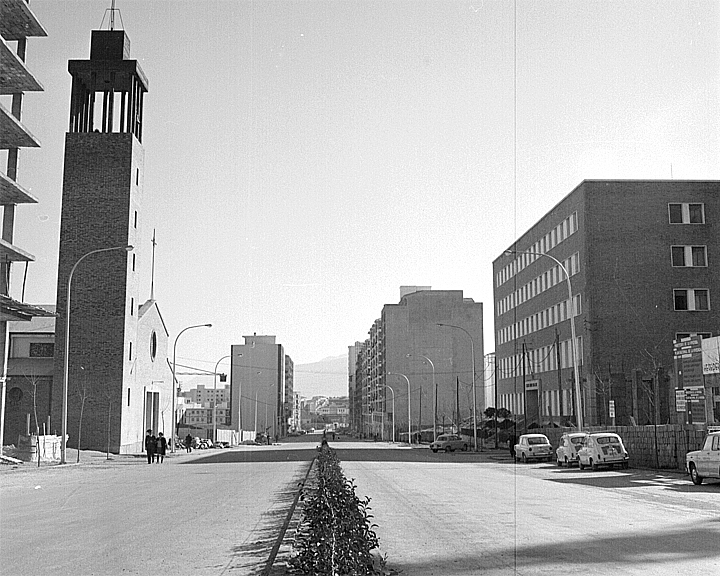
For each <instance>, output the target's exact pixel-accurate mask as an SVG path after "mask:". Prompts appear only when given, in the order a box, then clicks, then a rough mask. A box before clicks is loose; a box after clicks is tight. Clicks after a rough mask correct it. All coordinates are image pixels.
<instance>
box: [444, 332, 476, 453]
mask: <svg viewBox="0 0 720 576" xmlns="http://www.w3.org/2000/svg"><path fill="white" fill-rule="evenodd" d="M437 325H438V326H445V327H446V328H457V329H458V330H462V331H463V332H465V334H467V335H468V338H470V356H471V357H472V397H473V439H474V442H475V452H477V449H478V442H477V398H476V392H475V341H474V340H473V337H472V335H471V334H470V332H468V331H467V330H465V328H463V327H462V326H455V325H454V324H442V323H440V322H437ZM459 416H460V415H459V414H458V423H459V420H460V418H459Z"/></svg>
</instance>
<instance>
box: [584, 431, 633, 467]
mask: <svg viewBox="0 0 720 576" xmlns="http://www.w3.org/2000/svg"><path fill="white" fill-rule="evenodd" d="M578 466H579V467H580V470H584V469H585V468H592V469H593V470H597V469H598V468H599V467H600V466H607V467H608V468H614V467H615V466H620V467H621V468H626V469H627V468H628V467H629V466H630V456H629V455H628V453H627V450H625V445H624V444H623V441H622V438H620V436H618V435H617V434H614V433H613V432H594V433H592V434H588V435H587V436H586V437H585V439H584V440H583V444H582V447H581V448H580V450H578Z"/></svg>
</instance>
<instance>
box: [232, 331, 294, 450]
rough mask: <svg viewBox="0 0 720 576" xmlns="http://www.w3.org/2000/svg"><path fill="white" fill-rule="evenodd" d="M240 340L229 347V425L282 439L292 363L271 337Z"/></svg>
mask: <svg viewBox="0 0 720 576" xmlns="http://www.w3.org/2000/svg"><path fill="white" fill-rule="evenodd" d="M243 339H244V344H236V345H233V346H231V348H230V354H231V357H232V362H231V370H230V406H231V414H232V417H231V426H232V428H233V429H234V430H238V431H241V430H245V431H255V432H258V433H265V432H266V431H267V432H268V433H269V434H271V435H273V436H279V437H282V436H285V435H287V432H288V426H289V421H290V417H291V414H292V386H293V384H292V377H293V367H292V360H291V359H290V357H289V356H286V355H285V352H284V349H283V346H282V344H278V343H276V342H275V336H258V335H256V334H253V335H252V336H243ZM288 390H289V392H288ZM288 402H289V403H288Z"/></svg>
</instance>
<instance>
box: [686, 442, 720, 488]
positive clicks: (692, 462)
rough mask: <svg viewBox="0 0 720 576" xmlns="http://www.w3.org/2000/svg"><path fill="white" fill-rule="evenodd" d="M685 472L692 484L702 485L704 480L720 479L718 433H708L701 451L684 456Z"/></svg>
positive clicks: (719, 443)
mask: <svg viewBox="0 0 720 576" xmlns="http://www.w3.org/2000/svg"><path fill="white" fill-rule="evenodd" d="M685 470H686V471H687V473H688V474H690V478H691V479H692V481H693V484H698V485H699V484H702V482H703V480H705V478H718V479H720V432H710V433H709V434H708V435H707V436H706V437H705V442H704V443H703V447H702V449H701V450H694V451H693V452H688V453H687V454H686V455H685Z"/></svg>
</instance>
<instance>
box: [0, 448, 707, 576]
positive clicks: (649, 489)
mask: <svg viewBox="0 0 720 576" xmlns="http://www.w3.org/2000/svg"><path fill="white" fill-rule="evenodd" d="M307 440H308V439H307V438H302V439H298V440H296V443H292V442H285V443H283V445H281V446H271V447H243V448H239V449H233V450H223V451H208V452H204V451H196V452H194V453H193V455H191V456H186V455H184V454H178V455H176V456H174V457H171V458H169V459H168V460H166V463H165V464H163V465H148V464H144V463H143V462H142V460H141V459H133V458H125V459H122V458H118V459H116V461H114V462H111V463H102V462H101V463H96V464H92V465H85V466H79V467H78V466H68V467H61V468H43V469H42V470H40V471H37V470H33V469H32V468H27V469H25V470H22V471H11V470H8V469H7V468H4V467H3V468H0V488H1V490H0V557H1V561H2V564H1V569H0V571H1V572H2V574H3V575H6V574H7V575H11V576H14V575H16V574H18V575H19V574H53V575H55V574H73V575H83V574H96V575H102V574H152V575H163V574H168V575H169V574H173V575H183V574H188V575H190V574H192V575H205V574H207V575H217V576H220V575H229V574H233V575H234V574H237V575H253V574H259V573H260V570H261V568H262V567H263V565H264V563H265V561H266V560H267V557H268V554H269V551H270V548H271V547H272V545H273V543H274V541H275V538H276V536H277V534H278V531H279V527H280V526H281V524H282V522H283V520H284V518H285V516H286V513H287V510H288V509H289V507H290V503H291V500H292V496H293V491H294V490H295V489H296V487H297V484H298V483H299V482H300V480H301V479H302V477H303V475H304V473H305V470H306V469H307V466H308V462H309V461H310V460H311V459H312V457H313V456H314V454H315V446H316V444H317V440H318V439H317V438H311V439H309V440H310V441H309V442H308V441H307ZM331 445H332V446H333V447H334V448H335V449H336V450H337V451H338V456H339V458H340V460H341V463H342V466H343V468H344V470H345V474H346V476H348V477H349V478H354V479H355V481H356V483H357V486H358V495H359V496H366V495H367V496H370V497H371V498H372V501H371V507H372V512H373V514H374V515H375V521H376V523H377V524H378V525H379V526H378V528H377V532H378V536H379V538H380V544H381V552H383V553H385V554H387V556H388V561H389V566H391V567H393V568H396V569H399V570H402V574H403V576H426V575H431V574H432V575H438V576H453V575H461V576H462V575H469V574H483V575H484V574H488V575H493V576H496V575H503V576H506V575H507V576H510V575H536V574H553V576H556V575H563V574H568V575H569V574H578V573H583V574H587V575H589V576H592V575H609V574H612V575H615V574H620V575H624V574H626V575H639V574H648V575H650V574H652V575H653V576H654V575H660V576H662V575H665V574H673V576H675V574H687V573H700V574H720V548H719V547H718V542H720V522H719V521H718V519H719V518H720V483H717V482H716V483H712V484H707V485H703V486H699V487H698V486H693V485H692V484H691V483H690V482H689V481H688V480H687V478H685V477H683V476H682V475H679V474H672V473H668V474H655V473H653V472H649V471H637V470H632V469H631V470H629V471H627V472H625V471H608V472H592V471H583V472H580V471H579V470H577V469H571V470H567V469H558V468H556V467H554V466H552V465H547V464H537V465H536V464H533V465H515V464H512V463H510V462H509V459H508V458H507V457H506V456H505V455H504V453H492V452H490V453H487V452H486V453H483V454H471V453H454V454H432V453H431V452H430V451H429V450H427V449H424V450H423V449H411V448H408V447H393V446H391V445H389V444H385V443H377V444H374V443H352V442H344V443H343V442H338V443H333V442H331Z"/></svg>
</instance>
